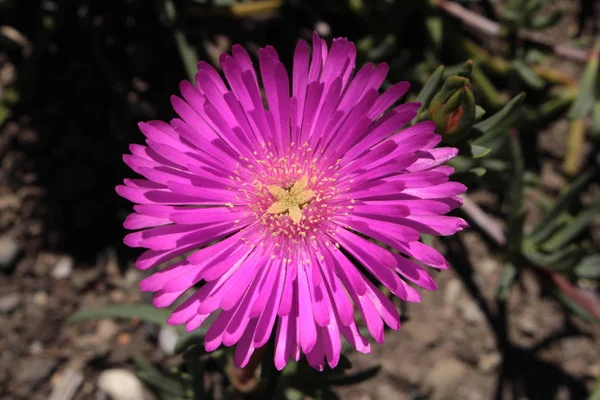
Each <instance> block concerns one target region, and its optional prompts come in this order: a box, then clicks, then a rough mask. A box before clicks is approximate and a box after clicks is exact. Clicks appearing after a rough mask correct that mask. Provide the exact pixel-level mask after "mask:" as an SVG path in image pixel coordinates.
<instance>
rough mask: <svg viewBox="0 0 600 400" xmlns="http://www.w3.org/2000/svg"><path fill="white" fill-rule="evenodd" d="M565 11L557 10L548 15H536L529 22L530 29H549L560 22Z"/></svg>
mask: <svg viewBox="0 0 600 400" xmlns="http://www.w3.org/2000/svg"><path fill="white" fill-rule="evenodd" d="M564 12H565V10H564V9H562V8H558V9H556V10H554V11H553V12H552V13H550V14H548V15H536V16H535V17H533V19H532V20H531V27H532V28H533V29H547V28H551V27H553V26H554V25H556V24H557V23H559V22H560V20H561V18H562V17H563V15H564Z"/></svg>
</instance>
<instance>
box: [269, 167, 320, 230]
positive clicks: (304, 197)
mask: <svg viewBox="0 0 600 400" xmlns="http://www.w3.org/2000/svg"><path fill="white" fill-rule="evenodd" d="M307 186H308V178H307V177H306V175H304V176H303V177H302V178H300V179H298V180H297V181H296V182H295V183H294V184H293V185H292V186H291V187H290V188H289V189H285V188H282V187H280V186H277V185H270V186H268V187H267V188H268V189H269V192H270V193H271V194H272V195H273V197H274V198H275V200H276V201H275V202H274V203H273V204H271V206H270V207H269V208H268V209H267V213H268V214H286V213H287V214H288V215H289V216H290V218H291V219H292V221H293V222H294V224H296V225H299V224H300V220H302V207H303V206H304V205H305V204H307V203H308V202H310V201H311V200H312V198H313V197H314V196H315V192H314V191H313V190H310V189H307V188H306V187H307Z"/></svg>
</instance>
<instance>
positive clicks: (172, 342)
mask: <svg viewBox="0 0 600 400" xmlns="http://www.w3.org/2000/svg"><path fill="white" fill-rule="evenodd" d="M178 340H179V334H178V333H177V331H176V330H175V329H173V327H172V326H167V325H163V326H162V327H161V328H160V332H159V333H158V344H159V346H160V348H161V350H162V351H164V352H165V354H168V355H173V354H175V346H176V345H177V341H178Z"/></svg>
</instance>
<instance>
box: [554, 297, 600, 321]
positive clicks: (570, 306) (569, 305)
mask: <svg viewBox="0 0 600 400" xmlns="http://www.w3.org/2000/svg"><path fill="white" fill-rule="evenodd" d="M554 296H556V299H557V300H558V301H560V302H561V303H562V304H563V305H564V306H565V307H566V308H568V309H569V310H570V311H571V312H573V313H575V314H577V315H579V316H580V317H581V318H583V319H585V320H586V321H588V322H595V323H597V322H598V320H597V319H596V318H594V316H592V315H590V313H588V312H587V311H586V310H584V309H583V308H581V307H579V305H577V304H576V303H575V302H574V301H573V300H571V299H570V298H569V297H567V296H566V295H565V294H564V293H563V292H562V291H560V290H558V289H556V290H555V292H554Z"/></svg>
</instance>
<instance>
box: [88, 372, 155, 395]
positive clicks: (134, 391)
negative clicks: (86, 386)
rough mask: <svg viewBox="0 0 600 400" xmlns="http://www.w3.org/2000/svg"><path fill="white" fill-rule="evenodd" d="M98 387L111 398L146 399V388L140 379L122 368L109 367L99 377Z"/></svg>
mask: <svg viewBox="0 0 600 400" xmlns="http://www.w3.org/2000/svg"><path fill="white" fill-rule="evenodd" d="M98 388H99V389H100V391H101V392H103V393H105V394H107V395H108V396H109V398H110V399H111V400H144V398H145V396H144V388H143V386H142V383H141V382H140V380H139V379H138V378H137V377H136V376H135V375H134V374H133V373H132V372H130V371H128V370H126V369H122V368H115V369H109V370H106V371H104V372H102V373H101V374H100V376H99V377H98Z"/></svg>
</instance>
